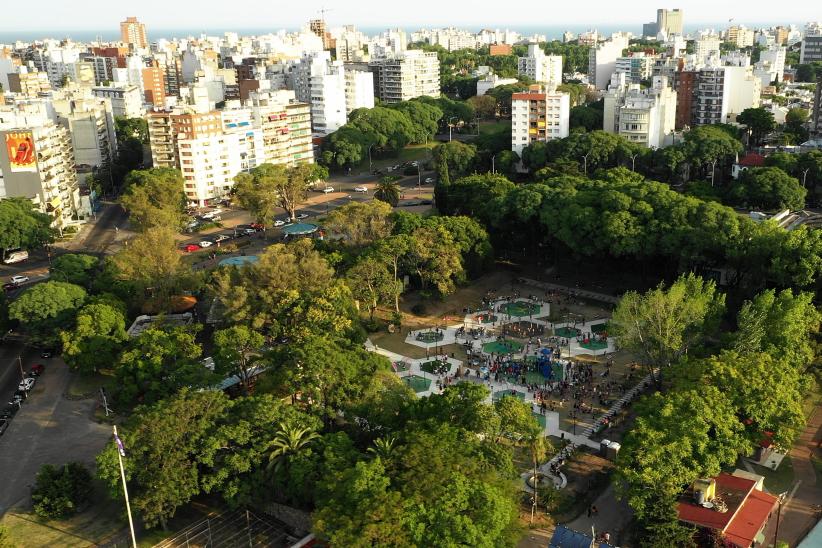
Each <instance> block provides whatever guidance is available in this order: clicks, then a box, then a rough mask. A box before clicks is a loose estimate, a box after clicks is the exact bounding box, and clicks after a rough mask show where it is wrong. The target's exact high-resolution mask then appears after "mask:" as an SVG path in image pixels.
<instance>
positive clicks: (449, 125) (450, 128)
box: [448, 116, 460, 143]
mask: <svg viewBox="0 0 822 548" xmlns="http://www.w3.org/2000/svg"><path fill="white" fill-rule="evenodd" d="M459 119H460V117H459V116H451V117H450V118H449V119H448V142H449V143H450V142H451V130H452V129H453V128H454V126H453V125H451V120H459Z"/></svg>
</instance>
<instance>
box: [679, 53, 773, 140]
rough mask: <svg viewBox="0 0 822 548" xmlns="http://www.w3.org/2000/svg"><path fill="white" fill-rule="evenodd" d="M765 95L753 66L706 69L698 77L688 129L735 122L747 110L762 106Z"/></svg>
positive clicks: (700, 71)
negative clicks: (693, 126) (695, 126)
mask: <svg viewBox="0 0 822 548" xmlns="http://www.w3.org/2000/svg"><path fill="white" fill-rule="evenodd" d="M761 92H762V82H761V80H760V79H759V78H757V77H755V76H754V75H753V71H752V70H751V67H750V66H748V67H710V66H709V67H705V68H703V69H701V70H699V71H698V72H697V73H696V82H695V85H694V86H693V94H694V95H693V98H692V106H691V119H690V122H689V123H688V125H707V124H719V123H729V122H734V121H735V120H736V116H737V115H738V114H740V113H741V112H742V111H743V110H745V109H746V108H755V107H758V106H759V105H760V96H761ZM680 93H681V90H680Z"/></svg>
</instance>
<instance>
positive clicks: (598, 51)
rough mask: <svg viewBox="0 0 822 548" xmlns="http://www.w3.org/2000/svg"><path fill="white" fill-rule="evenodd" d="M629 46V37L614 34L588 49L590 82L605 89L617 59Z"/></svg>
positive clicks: (597, 87) (598, 87)
mask: <svg viewBox="0 0 822 548" xmlns="http://www.w3.org/2000/svg"><path fill="white" fill-rule="evenodd" d="M627 47H628V37H627V36H624V35H622V34H619V35H614V36H612V37H611V38H610V39H608V40H607V41H605V42H602V43H601V44H599V45H597V46H595V47H591V49H590V50H589V51H588V83H589V84H591V85H593V86H595V87H596V89H605V88H606V87H607V86H608V82H610V81H611V75H612V74H613V73H614V71H615V70H616V61H617V59H618V58H619V57H622V50H624V49H625V48H627Z"/></svg>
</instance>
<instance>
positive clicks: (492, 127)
mask: <svg viewBox="0 0 822 548" xmlns="http://www.w3.org/2000/svg"><path fill="white" fill-rule="evenodd" d="M498 131H508V132H510V131H511V120H499V121H497V122H480V135H485V134H487V133H496V132H498Z"/></svg>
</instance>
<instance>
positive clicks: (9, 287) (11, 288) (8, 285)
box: [3, 282, 19, 291]
mask: <svg viewBox="0 0 822 548" xmlns="http://www.w3.org/2000/svg"><path fill="white" fill-rule="evenodd" d="M18 287H19V286H18V285H17V284H13V283H11V282H9V283H5V284H3V290H4V291H14V290H15V289H17V288H18Z"/></svg>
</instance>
